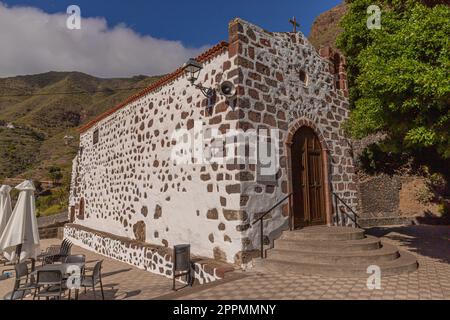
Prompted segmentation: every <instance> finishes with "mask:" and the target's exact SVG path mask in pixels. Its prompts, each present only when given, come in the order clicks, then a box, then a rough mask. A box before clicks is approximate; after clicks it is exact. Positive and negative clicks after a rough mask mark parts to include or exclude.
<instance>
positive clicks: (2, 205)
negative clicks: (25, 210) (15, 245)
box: [0, 185, 12, 252]
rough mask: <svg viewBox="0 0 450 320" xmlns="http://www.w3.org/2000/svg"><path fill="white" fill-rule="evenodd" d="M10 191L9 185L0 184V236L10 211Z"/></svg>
mask: <svg viewBox="0 0 450 320" xmlns="http://www.w3.org/2000/svg"><path fill="white" fill-rule="evenodd" d="M10 192H11V187H10V186H6V185H5V186H0V237H1V236H2V234H3V231H4V230H5V228H6V224H7V223H8V220H9V218H10V217H11V213H12V208H11V195H10ZM0 252H1V251H0Z"/></svg>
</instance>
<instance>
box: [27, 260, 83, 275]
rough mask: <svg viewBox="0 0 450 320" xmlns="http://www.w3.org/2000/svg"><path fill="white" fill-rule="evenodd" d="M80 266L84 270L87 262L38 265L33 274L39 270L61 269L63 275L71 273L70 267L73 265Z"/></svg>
mask: <svg viewBox="0 0 450 320" xmlns="http://www.w3.org/2000/svg"><path fill="white" fill-rule="evenodd" d="M74 266H75V267H79V268H80V270H82V269H83V268H84V266H85V263H58V264H46V265H44V266H39V267H36V269H35V270H34V271H33V272H32V273H31V274H37V272H38V271H61V273H62V275H63V276H67V275H69V269H70V268H71V267H74Z"/></svg>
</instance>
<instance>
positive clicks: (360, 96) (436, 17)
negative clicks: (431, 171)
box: [338, 0, 450, 159]
mask: <svg viewBox="0 0 450 320" xmlns="http://www.w3.org/2000/svg"><path fill="white" fill-rule="evenodd" d="M347 3H348V5H349V10H348V13H347V14H346V16H345V17H344V18H343V20H342V27H343V29H344V32H343V33H342V34H341V35H340V37H339V38H338V46H339V48H340V49H341V50H342V51H343V53H344V55H345V56H346V58H347V64H348V67H347V73H348V79H349V87H350V100H351V104H352V106H353V110H352V113H351V117H350V120H349V122H348V123H347V129H348V130H349V131H350V133H351V134H352V135H353V136H354V137H355V138H362V137H364V136H367V135H369V134H371V133H375V132H380V131H382V132H386V133H388V136H389V138H388V140H387V141H385V142H384V143H383V145H384V148H386V150H388V151H390V152H405V151H413V152H418V151H419V152H420V151H421V150H430V149H433V150H435V151H437V152H438V154H439V155H440V156H441V157H443V158H445V159H449V158H450V107H449V106H450V74H449V71H450V53H449V50H450V43H449V42H450V40H449V39H450V37H449V35H450V7H449V6H448V5H443V4H441V5H433V6H427V5H424V4H423V3H422V2H421V1H418V0H380V1H374V0H348V1H347ZM373 4H376V5H378V6H379V7H380V8H381V10H382V11H381V12H382V13H381V14H382V15H381V29H379V30H377V29H372V30H369V29H368V28H367V19H368V17H369V15H368V13H367V8H368V7H369V6H370V5H373Z"/></svg>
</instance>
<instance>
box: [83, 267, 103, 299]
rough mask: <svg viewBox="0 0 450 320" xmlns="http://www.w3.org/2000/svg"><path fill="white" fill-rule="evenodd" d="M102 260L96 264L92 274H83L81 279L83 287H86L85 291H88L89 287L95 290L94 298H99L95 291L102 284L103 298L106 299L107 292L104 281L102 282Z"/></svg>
mask: <svg viewBox="0 0 450 320" xmlns="http://www.w3.org/2000/svg"><path fill="white" fill-rule="evenodd" d="M102 263H103V260H102V261H98V262H97V263H96V264H95V266H94V270H93V272H92V274H91V275H83V278H82V280H81V287H83V288H84V293H86V291H87V290H86V289H87V288H92V291H93V292H94V299H96V300H97V295H96V292H95V287H96V286H97V285H98V284H100V290H101V293H102V299H103V300H105V294H104V291H103V282H102Z"/></svg>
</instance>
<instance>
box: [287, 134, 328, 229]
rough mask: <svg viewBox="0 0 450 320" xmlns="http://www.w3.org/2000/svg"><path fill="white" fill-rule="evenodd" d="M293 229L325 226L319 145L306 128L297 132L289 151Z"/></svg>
mask: <svg viewBox="0 0 450 320" xmlns="http://www.w3.org/2000/svg"><path fill="white" fill-rule="evenodd" d="M291 161H292V186H293V193H294V199H293V205H294V212H293V222H294V228H299V227H303V226H307V225H317V224H325V223H326V218H325V203H324V200H325V197H324V182H323V178H324V177H323V159H322V150H321V146H320V141H319V139H318V138H317V136H316V135H315V133H314V131H313V130H312V129H310V128H306V127H303V128H300V129H299V131H298V132H297V133H296V134H295V136H294V139H293V145H292V148H291Z"/></svg>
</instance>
